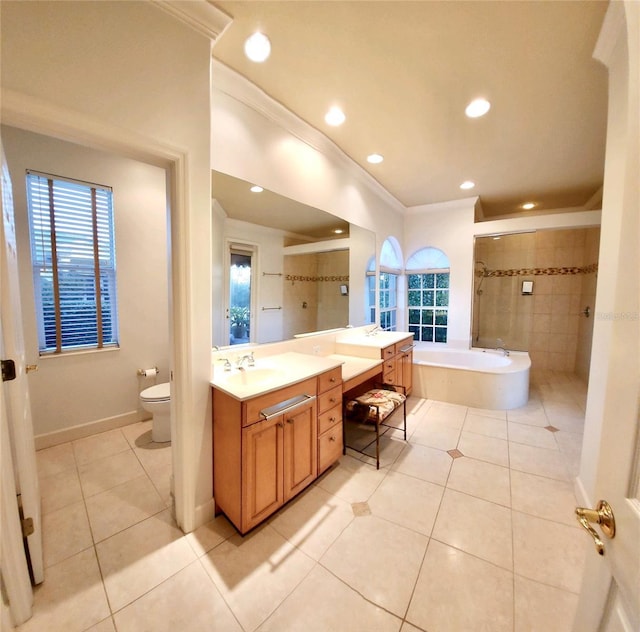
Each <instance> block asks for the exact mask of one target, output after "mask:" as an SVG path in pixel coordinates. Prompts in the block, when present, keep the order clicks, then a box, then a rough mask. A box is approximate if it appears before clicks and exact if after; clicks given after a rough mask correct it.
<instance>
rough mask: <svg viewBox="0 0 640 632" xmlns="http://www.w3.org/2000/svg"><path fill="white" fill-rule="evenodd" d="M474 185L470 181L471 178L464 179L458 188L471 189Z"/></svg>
mask: <svg viewBox="0 0 640 632" xmlns="http://www.w3.org/2000/svg"><path fill="white" fill-rule="evenodd" d="M474 186H476V183H475V182H471V180H465V181H464V182H463V183H462V184H461V185H460V188H461V189H473V187H474Z"/></svg>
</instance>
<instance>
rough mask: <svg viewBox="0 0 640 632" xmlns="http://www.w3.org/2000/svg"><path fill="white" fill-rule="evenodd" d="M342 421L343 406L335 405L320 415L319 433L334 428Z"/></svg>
mask: <svg viewBox="0 0 640 632" xmlns="http://www.w3.org/2000/svg"><path fill="white" fill-rule="evenodd" d="M341 421H342V406H341V405H340V406H334V407H333V408H331V409H329V410H328V411H327V412H324V413H321V414H320V415H318V434H322V433H323V432H326V431H327V430H330V429H331V428H334V427H335V426H336V425H337V424H339V423H340V422H341Z"/></svg>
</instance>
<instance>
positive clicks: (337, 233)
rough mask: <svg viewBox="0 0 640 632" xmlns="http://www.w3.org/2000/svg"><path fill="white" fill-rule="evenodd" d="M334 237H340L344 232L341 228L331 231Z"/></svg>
mask: <svg viewBox="0 0 640 632" xmlns="http://www.w3.org/2000/svg"><path fill="white" fill-rule="evenodd" d="M333 232H334V233H335V234H336V235H342V233H344V231H343V230H342V228H335V229H334V231H333Z"/></svg>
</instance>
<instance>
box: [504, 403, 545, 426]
mask: <svg viewBox="0 0 640 632" xmlns="http://www.w3.org/2000/svg"><path fill="white" fill-rule="evenodd" d="M507 419H508V420H509V421H510V422H514V423H519V424H525V425H529V426H540V427H544V426H548V425H549V420H548V419H547V414H546V413H545V410H544V406H543V405H542V403H541V402H536V401H534V402H531V401H529V403H528V404H527V405H526V406H523V407H522V408H515V409H513V410H508V411H507Z"/></svg>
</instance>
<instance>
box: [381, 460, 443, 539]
mask: <svg viewBox="0 0 640 632" xmlns="http://www.w3.org/2000/svg"><path fill="white" fill-rule="evenodd" d="M443 493H444V487H441V486H440V485H435V484H434V483H429V482H427V481H422V480H420V479H418V478H413V477H412V476H407V475H405V474H400V473H399V472H390V473H389V475H388V476H387V477H386V478H385V479H384V480H383V481H382V483H381V485H380V487H378V489H377V490H376V491H375V493H374V494H373V496H371V498H370V499H369V507H370V508H371V512H372V513H373V514H374V515H375V516H379V517H380V518H385V519H386V520H388V521H389V522H395V523H396V524H398V525H400V526H403V527H406V528H407V529H413V530H414V531H418V533H422V534H423V535H426V536H429V535H430V534H431V530H432V529H433V523H434V522H435V519H436V515H437V513H438V508H439V507H440V501H441V500H442V494H443Z"/></svg>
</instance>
